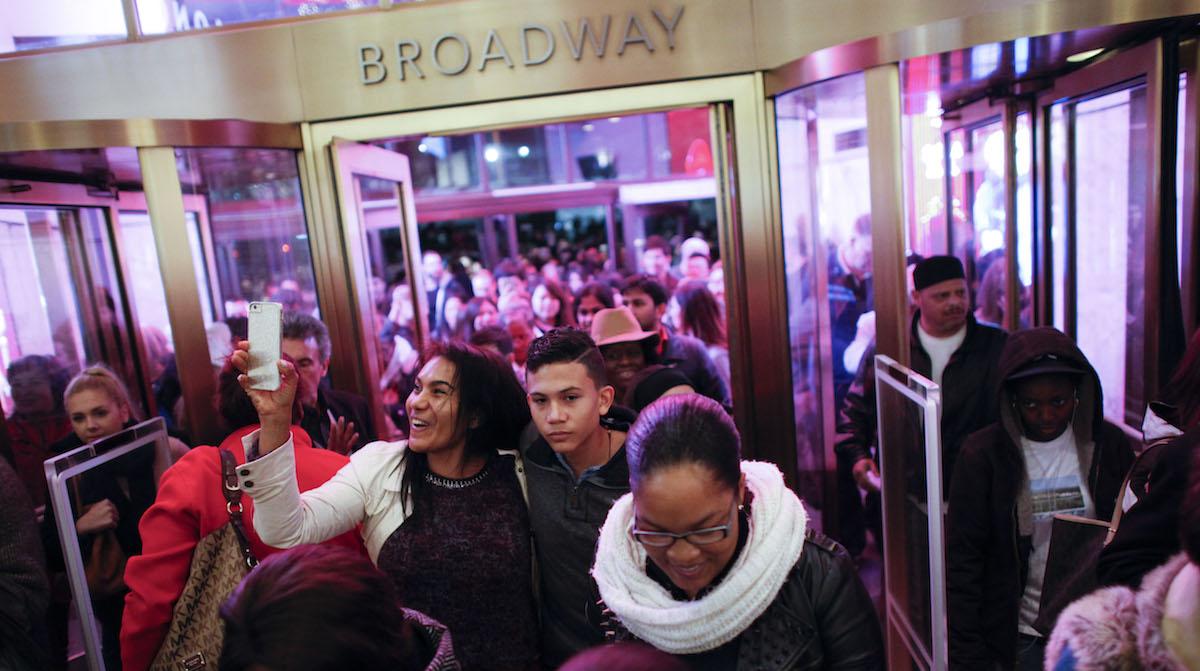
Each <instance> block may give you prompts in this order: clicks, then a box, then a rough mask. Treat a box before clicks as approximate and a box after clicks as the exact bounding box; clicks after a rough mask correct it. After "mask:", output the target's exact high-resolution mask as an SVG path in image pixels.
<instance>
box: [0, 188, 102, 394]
mask: <svg viewBox="0 0 1200 671" xmlns="http://www.w3.org/2000/svg"><path fill="white" fill-rule="evenodd" d="M71 216H72V215H71V214H70V213H69V212H67V211H59V210H51V209H43V208H28V209H21V208H0V382H2V384H0V403H2V404H3V408H4V413H5V414H6V415H7V414H9V413H11V412H12V411H13V409H14V405H13V395H12V388H11V381H10V380H7V379H5V378H4V375H5V373H4V371H5V370H6V369H7V368H8V366H9V364H11V363H12V362H13V361H16V360H18V359H20V358H22V357H25V356H28V355H30V354H43V355H47V356H53V357H57V359H58V360H59V362H60V363H61V364H62V365H64V366H66V367H67V369H68V371H69V372H70V373H72V374H73V373H75V372H76V371H78V370H79V368H80V366H81V363H82V361H83V358H84V344H83V335H82V330H81V324H82V318H81V317H80V315H79V313H78V307H77V303H76V299H75V291H74V283H73V280H72V278H71V272H70V268H69V266H68V257H67V245H66V240H65V238H64V235H63V227H64V225H65V222H64V219H68V218H70V217H71Z"/></svg>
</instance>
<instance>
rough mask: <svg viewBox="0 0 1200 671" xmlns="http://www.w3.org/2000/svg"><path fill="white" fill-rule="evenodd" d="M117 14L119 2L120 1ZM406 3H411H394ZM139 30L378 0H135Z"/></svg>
mask: <svg viewBox="0 0 1200 671" xmlns="http://www.w3.org/2000/svg"><path fill="white" fill-rule="evenodd" d="M110 1H116V4H117V13H118V14H120V12H121V9H120V2H119V1H117V0H110ZM395 1H396V2H406V1H408V0H395ZM136 2H137V14H138V26H139V27H140V29H141V32H142V34H144V35H161V34H163V33H175V32H185V31H189V30H203V29H205V28H215V27H218V26H224V25H233V24H237V23H246V22H249V21H267V20H270V19H283V18H290V17H296V16H314V15H317V14H328V13H331V12H343V11H346V10H348V9H361V8H363V7H374V6H377V5H378V4H379V3H378V2H377V1H375V0H239V2H229V1H228V0H136Z"/></svg>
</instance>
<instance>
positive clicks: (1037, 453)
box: [947, 327, 1133, 669]
mask: <svg viewBox="0 0 1200 671" xmlns="http://www.w3.org/2000/svg"><path fill="white" fill-rule="evenodd" d="M999 367H1000V374H1001V379H1003V381H1004V384H1003V386H1002V388H1001V390H1000V394H999V404H1000V405H999V414H1000V421H998V422H996V423H994V424H992V425H990V426H988V427H986V428H984V429H982V430H980V431H978V432H976V433H974V434H971V436H969V437H968V438H967V440H966V441H965V442H964V443H963V446H962V451H961V452H960V453H959V457H958V462H957V464H956V465H955V469H954V470H955V473H954V477H953V478H952V479H951V483H950V506H949V513H948V518H947V548H948V552H947V558H948V561H949V568H948V572H947V592H948V601H949V604H948V605H949V623H950V661H951V665H952V667H953V668H970V669H990V668H1003V669H1013V668H1020V669H1025V668H1031V669H1033V668H1036V669H1040V668H1041V663H1042V654H1041V653H1042V650H1043V649H1044V639H1042V638H1041V634H1039V633H1038V632H1037V630H1035V629H1034V628H1033V626H1032V625H1033V622H1034V620H1036V619H1037V616H1038V605H1039V601H1040V598H1041V593H1042V588H1043V585H1042V582H1043V578H1044V575H1045V569H1046V557H1047V553H1048V550H1049V545H1050V527H1051V523H1052V521H1053V518H1054V515H1055V514H1057V513H1072V514H1075V515H1079V516H1083V517H1090V518H1095V519H1101V520H1108V519H1110V518H1111V517H1112V513H1113V508H1114V504H1115V502H1116V499H1117V496H1118V492H1119V491H1120V488H1121V483H1122V481H1123V479H1124V477H1125V473H1126V472H1127V471H1128V470H1129V466H1130V465H1131V464H1132V462H1133V450H1132V447H1131V444H1130V441H1129V439H1128V438H1127V437H1126V436H1125V434H1124V432H1122V431H1121V430H1120V429H1119V428H1117V427H1116V426H1114V425H1113V424H1111V423H1109V422H1107V421H1105V420H1104V416H1103V408H1104V404H1103V396H1102V391H1101V387H1100V379H1099V377H1098V376H1097V374H1096V371H1095V369H1093V368H1092V365H1091V363H1089V362H1088V360H1087V357H1085V356H1084V355H1083V352H1081V351H1080V350H1079V348H1078V347H1077V346H1076V345H1075V343H1074V342H1072V341H1071V339H1070V338H1068V337H1067V336H1066V335H1064V334H1063V333H1061V332H1060V331H1057V330H1055V329H1053V328H1049V327H1043V328H1036V329H1030V330H1028V331H1022V332H1019V333H1016V334H1013V335H1012V336H1010V337H1009V339H1008V342H1007V343H1006V345H1005V347H1004V350H1003V352H1002V354H1001V356H1000V364H999Z"/></svg>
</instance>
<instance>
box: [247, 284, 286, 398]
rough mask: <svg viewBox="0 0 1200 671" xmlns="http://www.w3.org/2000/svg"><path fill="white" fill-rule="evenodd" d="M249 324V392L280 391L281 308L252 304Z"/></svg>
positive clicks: (268, 304)
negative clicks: (251, 390) (261, 390)
mask: <svg viewBox="0 0 1200 671" xmlns="http://www.w3.org/2000/svg"><path fill="white" fill-rule="evenodd" d="M248 321H249V325H248V330H249V336H250V338H249V339H250V371H249V373H248V375H249V376H250V388H251V389H263V390H266V391H275V390H276V389H278V388H279V365H278V364H279V348H280V324H281V322H282V321H283V306H282V305H280V304H279V303H268V302H257V301H256V302H254V303H251V304H250V315H249V318H248Z"/></svg>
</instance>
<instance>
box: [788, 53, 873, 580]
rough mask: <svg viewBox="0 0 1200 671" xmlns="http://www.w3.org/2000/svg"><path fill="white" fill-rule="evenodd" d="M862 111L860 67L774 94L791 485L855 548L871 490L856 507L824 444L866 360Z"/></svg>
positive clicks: (867, 221) (863, 538) (867, 262)
mask: <svg viewBox="0 0 1200 671" xmlns="http://www.w3.org/2000/svg"><path fill="white" fill-rule="evenodd" d="M866 118H867V109H866V94H865V80H864V77H863V76H862V75H861V74H855V75H849V76H846V77H842V78H840V79H835V80H831V81H828V82H822V83H820V84H815V85H813V86H809V87H805V88H803V89H799V90H796V91H793V92H791V93H788V94H785V95H783V96H780V97H779V98H778V99H777V101H776V124H777V132H778V136H779V163H780V166H779V170H780V194H781V198H782V201H781V205H782V218H783V241H784V259H785V268H786V273H787V292H788V326H789V333H790V340H791V349H792V352H791V354H792V381H793V388H794V390H795V391H794V394H795V399H794V403H795V416H796V441H797V444H796V453H797V457H796V459H797V469H798V471H799V478H800V480H801V483H802V484H801V486H800V489H801V491H804V492H805V493H806V496H805V501H806V502H807V503H808V504H809V505H811V506H813V507H814V508H816V509H817V510H818V511H820V513H821V515H822V517H823V520H822V521H823V523H824V524H825V525H828V526H826V527H825V532H826V533H828V534H830V535H831V536H834V537H836V538H838V539H839V540H840V541H841V542H842V543H843V544H844V545H846V546H847V547H848V548H849V549H850V550H851V552H852V553H854V554H855V555H858V554H860V553H862V552H863V551H864V550H865V549H866V547H867V543H868V540H869V538H868V536H867V534H866V531H867V529H868V527H871V528H873V530H874V533H875V534H876V535H877V534H878V533H879V531H880V530H879V527H878V525H877V524H872V523H869V522H868V521H867V518H868V517H871V516H872V514H873V513H875V512H877V511H878V505H877V497H875V498H873V499H871V500H869V501H867V502H866V507H865V509H864V501H863V495H862V493H861V492H860V491H859V489H858V488H857V487H856V486H855V485H854V482H853V479H852V478H851V477H850V467H851V464H841V463H837V459H836V458H835V456H834V453H833V443H834V427H835V424H836V421H837V415H838V412H839V410H840V409H841V404H842V400H843V398H844V397H845V394H846V391H847V390H848V389H849V387H850V384H851V383H852V381H853V379H854V376H855V373H856V372H857V371H858V370H859V366H860V365H870V362H865V364H864V363H863V362H862V355H863V352H864V351H865V349H866V347H865V346H866V344H867V343H868V342H870V341H871V339H872V338H873V335H874V330H873V324H874V322H873V317H874V313H873V312H872V311H873V309H874V301H873V299H874V296H873V278H872V276H871V269H872V257H871V218H870V214H871V213H870V202H871V197H870V191H869V189H870V179H869V164H868V161H867V147H866V125H867V121H866ZM831 474H836V476H835V478H836V481H835V482H828V480H829V479H830V476H831ZM815 517H816V516H814V518H815ZM873 519H876V520H877V517H874V518H873ZM876 541H877V543H880V544H881V543H882V539H881V538H876ZM876 570H878V567H876Z"/></svg>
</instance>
